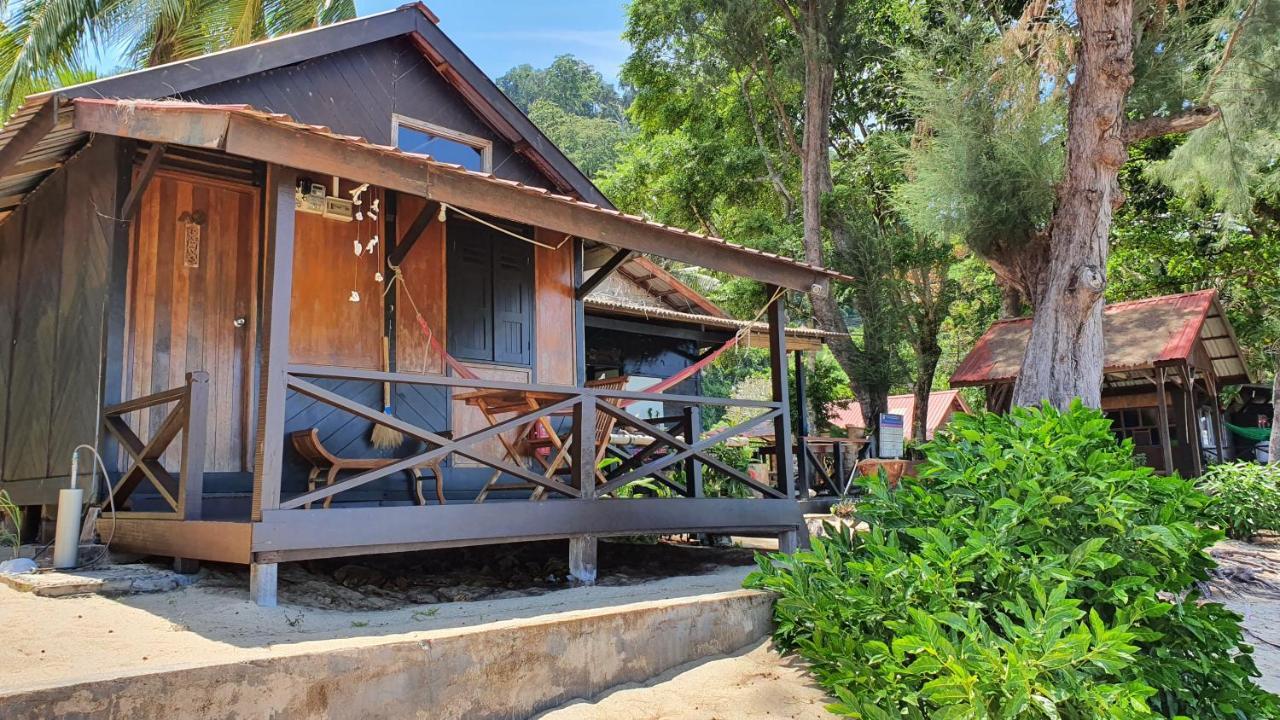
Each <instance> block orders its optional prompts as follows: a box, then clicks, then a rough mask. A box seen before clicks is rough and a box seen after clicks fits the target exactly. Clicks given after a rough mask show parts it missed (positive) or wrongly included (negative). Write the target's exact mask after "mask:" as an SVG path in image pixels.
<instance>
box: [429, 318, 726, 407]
mask: <svg viewBox="0 0 1280 720" xmlns="http://www.w3.org/2000/svg"><path fill="white" fill-rule="evenodd" d="M417 320H418V327H419V328H422V332H423V334H424V335H426V336H427V344H429V345H430V346H431V349H432V350H435V351H436V352H437V353H439V354H440V357H442V358H444V363H445V365H448V366H449V369H450V370H453V372H454V374H455V375H457V376H458V377H460V378H465V379H467V380H479V379H480V376H479V375H476V374H475V373H474V372H472V371H471V368H469V367H467V366H466V365H463V364H462V363H460V362H458V360H457V358H455V357H454V356H452V355H450V354H449V353H448V352H446V351H445V349H444V345H443V344H441V343H440V341H439V340H438V339H437V338H436V334H435V333H433V332H431V328H430V327H429V326H428V325H427V321H426V320H424V319H423V318H422V315H417ZM741 338H742V333H736V334H735V335H734V336H733V337H731V338H729V339H728V340H727V341H726V342H725V344H723V345H721V346H720V347H718V348H716V349H715V350H712V351H711V352H709V353H707V355H706V356H705V357H703V358H702V359H700V360H698V361H697V362H696V363H694V364H692V365H690V366H689V367H687V368H684V369H683V370H681V371H680V372H678V373H676V374H675V375H672V376H671V377H669V378H667V379H666V380H659V381H658V382H656V383H654V384H652V385H650V386H649V387H647V388H645V389H644V390H642V391H641V392H650V393H660V392H666V391H667V390H669V389H671V388H673V387H675V386H676V385H679V384H680V383H681V382H684V381H685V380H687V379H688V378H690V377H693V376H694V375H696V374H697V373H698V372H699V371H701V370H702V369H703V368H705V367H706V366H708V365H710V364H711V363H713V362H715V361H716V358H718V357H720V356H721V355H722V354H724V351H726V350H728V349H729V348H731V347H733V346H734V345H737V344H738V340H740V339H741ZM633 402H636V401H635V400H624V401H622V402H621V403H619V405H620V406H621V407H626V406H627V405H630V404H631V403H633Z"/></svg>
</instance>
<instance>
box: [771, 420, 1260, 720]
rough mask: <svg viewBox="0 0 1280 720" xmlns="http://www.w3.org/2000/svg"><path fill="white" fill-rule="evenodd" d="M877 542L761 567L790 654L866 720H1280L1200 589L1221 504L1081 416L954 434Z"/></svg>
mask: <svg viewBox="0 0 1280 720" xmlns="http://www.w3.org/2000/svg"><path fill="white" fill-rule="evenodd" d="M925 453H926V461H925V463H924V464H923V465H922V466H921V468H920V476H919V477H918V478H904V479H903V482H902V485H901V487H900V488H899V489H898V490H896V491H893V492H891V491H890V490H889V489H888V488H887V487H886V486H885V483H884V480H883V478H872V479H869V480H868V481H867V496H866V497H865V498H864V499H863V500H862V501H860V503H859V507H858V515H859V517H860V519H862V520H865V521H867V522H868V523H869V524H870V525H871V530H870V531H869V532H866V533H862V534H856V535H855V534H850V533H849V532H847V531H845V532H839V533H837V534H835V535H834V537H832V538H830V539H829V540H825V541H823V540H815V541H814V547H813V550H812V551H810V552H800V553H796V554H795V555H793V556H790V557H788V556H784V555H773V556H767V557H764V556H762V557H761V558H760V561H759V563H760V569H759V570H758V571H757V572H756V573H753V574H752V575H751V577H750V578H749V579H748V584H749V585H750V586H752V587H758V588H766V589H769V590H773V591H775V592H777V593H778V594H779V599H778V601H777V604H776V607H775V615H776V619H777V631H776V639H777V640H778V641H779V642H780V644H781V645H782V646H784V647H786V648H789V649H792V650H794V651H796V652H798V653H799V654H801V655H802V656H803V657H804V658H806V659H807V660H808V661H809V662H810V663H811V665H812V669H813V672H814V675H815V677H816V678H817V679H818V681H819V682H820V683H821V684H822V685H823V686H824V687H826V688H827V689H828V690H829V691H830V692H831V693H832V694H833V695H834V696H835V697H836V698H837V700H838V703H837V704H836V705H835V706H833V708H832V709H833V710H835V711H837V712H840V713H842V714H845V715H847V716H850V717H855V718H873V719H875V720H881V719H888V718H894V719H898V718H921V719H922V718H941V719H943V720H959V719H962V718H965V719H967V718H972V719H974V720H977V719H979V718H982V719H985V718H1064V719H1073V720H1076V719H1078V720H1085V719H1088V718H1117V719H1121V718H1123V719H1128V718H1158V717H1169V718H1174V717H1188V718H1234V719H1237V720H1239V719H1245V720H1250V719H1260V718H1272V717H1276V716H1277V712H1278V707H1280V706H1278V705H1277V701H1276V698H1275V697H1273V696H1272V695H1270V694H1268V693H1266V692H1264V691H1262V690H1260V689H1259V688H1257V687H1256V686H1255V685H1254V684H1253V682H1252V679H1251V678H1253V677H1255V676H1256V675H1257V670H1256V669H1255V667H1254V663H1253V659H1252V657H1251V656H1250V652H1251V648H1249V647H1248V646H1247V645H1245V644H1244V643H1243V641H1242V635H1241V631H1240V627H1239V624H1238V623H1239V619H1240V618H1239V616H1237V615H1235V614H1234V613H1232V612H1230V611H1228V610H1226V609H1225V608H1223V607H1222V606H1220V605H1218V604H1214V603H1204V602H1203V601H1202V599H1201V598H1200V596H1199V594H1198V593H1197V592H1196V590H1195V583H1197V582H1198V581H1202V580H1205V579H1207V577H1208V571H1209V569H1210V568H1211V567H1212V564H1213V561H1212V560H1211V559H1210V558H1209V557H1208V555H1207V554H1206V553H1205V552H1204V549H1205V548H1206V547H1207V546H1208V545H1210V544H1211V543H1213V542H1214V541H1216V540H1217V539H1219V538H1220V537H1221V534H1220V533H1218V532H1216V531H1213V530H1210V529H1203V528H1201V527H1198V526H1197V525H1196V524H1195V522H1193V520H1194V519H1195V518H1197V517H1198V516H1199V514H1200V513H1201V511H1202V510H1203V509H1204V508H1205V507H1206V505H1207V504H1208V503H1209V502H1210V501H1209V499H1208V498H1207V497H1206V496H1205V495H1204V494H1203V493H1200V492H1199V491H1197V490H1196V489H1195V488H1194V486H1193V485H1192V484H1191V483H1190V482H1187V481H1185V480H1182V479H1179V478H1177V477H1160V476H1157V475H1155V474H1154V473H1153V472H1152V470H1151V469H1149V468H1146V467H1140V466H1138V465H1137V463H1136V462H1135V461H1134V459H1133V456H1132V445H1131V444H1130V443H1128V442H1126V443H1124V444H1121V443H1119V442H1117V441H1116V439H1115V437H1114V436H1113V435H1112V433H1111V432H1110V423H1109V422H1108V421H1107V420H1106V419H1105V418H1104V417H1102V415H1101V414H1099V413H1098V412H1095V411H1091V410H1087V409H1084V408H1081V407H1075V408H1073V409H1072V410H1070V411H1068V412H1058V411H1056V410H1053V409H1051V408H1047V407H1046V408H1043V409H1017V410H1014V411H1013V412H1012V413H1011V414H1010V415H1009V416H997V415H993V414H990V413H980V414H976V415H971V416H960V417H957V418H956V419H954V420H953V421H952V423H951V426H950V429H949V430H948V431H946V432H943V433H939V437H938V438H937V439H936V440H935V441H934V442H933V443H931V444H929V445H927V446H926V447H925Z"/></svg>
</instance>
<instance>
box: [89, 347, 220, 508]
mask: <svg viewBox="0 0 1280 720" xmlns="http://www.w3.org/2000/svg"><path fill="white" fill-rule="evenodd" d="M169 403H174V405H173V407H172V408H170V409H169V412H168V414H167V415H165V416H164V419H163V420H162V421H161V422H160V425H159V427H158V428H157V429H156V431H155V433H154V434H153V435H152V436H151V439H150V440H147V441H146V442H143V440H142V438H140V437H139V436H138V434H137V433H136V432H134V430H133V428H131V427H129V423H128V422H126V420H125V417H124V416H126V415H128V414H129V413H133V412H138V411H141V410H147V409H149V408H158V407H160V406H162V405H168V404H169ZM208 413H209V375H208V373H205V372H192V373H188V374H187V381H186V384H185V385H183V386H181V387H177V388H173V389H171V390H164V391H161V392H158V393H153V394H151V395H147V396H145V397H140V398H137V399H135V400H128V401H126V402H122V403H119V404H116V405H111V406H109V407H106V408H104V409H103V413H102V424H103V428H104V429H105V430H106V432H107V433H108V434H109V435H110V436H111V437H113V438H114V439H115V440H116V442H118V443H119V444H120V447H121V448H122V449H123V450H124V452H125V454H126V455H127V456H128V457H129V459H130V460H131V462H132V464H131V465H130V467H129V469H128V470H126V471H125V473H124V475H122V476H121V477H120V479H119V481H117V482H116V483H115V486H114V488H113V489H112V497H111V499H112V503H111V507H114V508H124V507H126V502H127V501H128V500H129V497H130V496H131V495H132V494H133V493H134V491H136V490H137V489H138V487H139V486H141V485H142V481H143V480H147V481H148V482H150V484H151V485H152V487H154V488H155V489H156V491H157V492H158V493H159V494H160V497H161V499H163V500H164V502H165V503H166V504H168V505H169V507H170V508H171V510H172V513H173V514H174V516H175V517H182V518H184V519H196V518H198V517H200V513H201V506H202V499H203V498H202V494H203V488H204V456H205V444H206V436H205V430H206V427H207V426H206V422H207V419H208ZM179 433H181V434H182V452H181V468H180V469H179V471H178V477H176V478H175V477H174V476H173V474H172V473H170V472H169V471H168V470H167V469H166V468H165V467H164V465H163V464H162V463H161V458H162V457H163V456H164V454H165V451H167V450H168V449H169V446H170V445H172V444H173V441H174V439H175V438H177V437H178V434H179Z"/></svg>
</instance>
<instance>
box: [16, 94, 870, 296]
mask: <svg viewBox="0 0 1280 720" xmlns="http://www.w3.org/2000/svg"><path fill="white" fill-rule="evenodd" d="M90 133H103V134H108V135H117V136H121V137H128V138H134V139H137V140H143V141H146V142H152V143H165V144H174V145H185V146H192V147H199V148H205V149H214V150H220V151H223V152H226V153H229V154H232V155H239V156H242V157H247V158H252V159H255V160H261V161H265V162H271V163H276V164H280V165H285V166H289V167H294V168H297V169H299V170H304V171H309V172H318V173H321V174H324V175H337V176H340V177H345V178H349V179H352V180H358V181H360V182H368V183H370V184H372V185H376V186H380V187H384V188H389V189H391V190H397V191H401V192H407V193H410V194H413V195H417V196H419V197H424V198H427V199H430V200H438V201H442V202H447V203H449V204H451V205H456V206H458V207H462V208H467V209H469V210H474V211H479V212H483V213H486V214H489V215H493V216H496V217H501V218H504V219H508V220H513V221H516V222H522V223H527V224H530V225H536V226H538V227H543V228H547V229H550V230H554V231H558V232H564V233H566V234H567V235H573V236H577V237H581V238H583V239H587V240H594V241H597V242H602V243H606V244H608V245H612V246H614V247H619V248H626V249H629V250H635V251H637V252H642V253H649V254H654V255H659V256H662V257H667V258H670V259H673V260H679V261H681V262H685V263H688V264H691V265H698V266H702V267H707V268H711V269H714V270H719V271H721V272H726V273H730V274H733V275H738V276H741V277H750V278H754V279H758V280H761V281H764V282H768V283H773V284H776V285H781V286H783V287H787V288H790V289H793V290H801V291H805V292H810V291H813V290H814V289H820V288H823V287H824V286H825V284H826V283H827V282H828V281H830V280H832V279H839V280H852V278H849V277H848V276H845V275H841V274H840V273H836V272H833V271H831V270H827V269H825V268H821V267H817V266H814V265H810V264H808V263H804V262H800V261H797V260H792V259H790V258H786V257H782V256H780V255H776V254H773V253H766V252H762V251H759V250H754V249H752V248H748V247H744V246H741V245H735V244H733V243H730V242H727V241H725V240H722V239H720V238H716V237H712V236H708V235H703V234H700V233H695V232H689V231H687V230H682V229H680V228H675V227H671V226H668V225H662V224H660V223H656V222H652V221H649V220H646V219H645V218H643V217H640V216H638V215H627V214H624V213H621V212H618V211H617V210H613V209H611V208H605V207H601V206H599V205H595V204H592V203H588V202H584V201H582V200H578V199H576V198H572V197H569V196H567V195H560V194H556V193H553V192H551V191H550V190H546V189H544V188H538V187H533V186H529V185H525V184H523V183H519V182H516V181H513V180H506V179H503V178H499V177H497V176H495V175H492V174H489V173H481V172H475V171H472V170H467V169H466V168H463V167H461V166H458V165H451V164H448V163H442V162H437V161H435V160H432V159H431V158H430V157H428V156H426V155H418V154H414V153H409V152H405V151H403V150H400V149H399V148H396V147H391V146H386V145H378V144H375V143H371V142H369V141H367V140H365V139H364V138H361V137H356V136H351V135H342V134H339V133H335V132H333V131H332V130H330V129H329V128H326V127H323V126H318V125H308V124H305V123H300V122H296V121H294V120H293V119H292V118H290V117H289V116H287V115H282V114H278V113H267V112H262V111H260V110H256V109H254V108H253V107H250V106H248V105H203V104H200V103H192V102H184V101H168V100H111V99H96V98H78V99H75V100H72V101H69V102H64V101H63V100H61V99H60V98H59V97H58V96H57V95H53V96H46V97H43V98H39V99H34V100H32V101H30V102H29V103H28V104H27V105H25V106H24V107H23V108H21V109H20V110H19V111H18V112H17V113H16V114H15V115H14V117H13V119H12V120H11V121H10V122H9V123H8V124H7V125H6V126H5V127H4V128H3V130H0V193H4V195H2V196H0V213H7V212H11V211H12V209H13V208H14V207H16V206H17V205H18V204H19V203H21V202H22V200H23V199H24V197H25V195H26V193H28V192H30V190H32V189H34V187H35V186H36V185H38V184H39V182H40V181H41V180H43V178H44V177H45V176H47V175H48V173H49V172H51V171H52V170H51V169H48V168H46V169H43V170H36V169H35V167H36V165H35V164H34V163H36V162H45V163H49V162H55V163H61V162H65V160H66V159H67V158H68V157H69V156H70V155H71V154H72V153H73V152H74V151H75V150H76V149H78V147H80V145H82V144H83V142H84V141H85V140H86V139H87V136H88V135H89V134H90ZM23 168H32V169H31V170H30V171H29V172H28V174H27V175H23V176H15V174H14V173H15V172H16V171H18V170H20V169H23Z"/></svg>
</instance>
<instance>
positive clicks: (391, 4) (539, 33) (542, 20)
mask: <svg viewBox="0 0 1280 720" xmlns="http://www.w3.org/2000/svg"><path fill="white" fill-rule="evenodd" d="M407 1H408V0H356V12H357V14H359V15H360V16H361V17H363V16H365V15H372V14H373V13H376V12H382V11H384V10H391V9H394V8H397V7H399V6H401V5H403V4H405V2H407ZM426 4H427V7H429V8H431V10H432V11H433V12H435V14H436V15H438V16H439V17H440V27H441V29H443V30H444V31H445V33H447V34H448V35H449V37H451V38H453V41H454V42H455V43H457V44H458V46H459V47H461V48H462V51H463V52H465V53H466V54H467V55H469V56H470V57H471V59H472V60H474V61H475V62H476V64H477V65H479V66H480V69H482V70H484V71H485V72H486V73H487V74H488V75H489V76H490V77H494V78H496V77H498V76H499V75H502V74H503V73H505V72H506V71H508V70H510V69H511V68H513V67H515V66H516V65H520V64H522V63H529V64H530V65H533V66H534V67H539V68H540V67H546V66H547V65H550V64H551V61H552V60H554V59H555V58H556V56H557V55H564V54H566V53H568V54H571V55H576V56H578V57H580V58H582V59H583V60H586V61H587V62H589V63H591V64H592V65H593V66H595V68H596V69H597V70H599V71H600V73H601V74H603V75H604V77H605V79H606V80H609V81H610V82H613V83H615V84H616V83H617V82H618V70H619V68H620V67H621V66H622V63H623V61H625V60H626V59H627V56H628V55H629V54H630V52H631V48H630V46H629V45H627V43H626V42H625V41H624V40H623V39H622V30H623V28H624V27H626V22H627V21H626V17H627V14H626V0H428V1H427V3H426ZM121 52H122V51H121V49H120V48H104V49H101V50H98V51H96V52H95V51H94V50H93V49H92V48H91V49H90V50H89V52H88V55H89V58H90V62H91V63H93V64H95V65H97V66H98V67H99V68H100V69H101V71H103V72H110V71H112V70H114V69H118V68H119V66H120V63H121Z"/></svg>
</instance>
